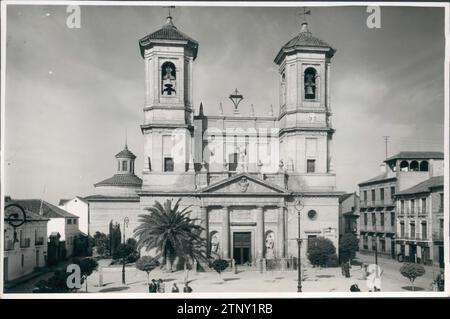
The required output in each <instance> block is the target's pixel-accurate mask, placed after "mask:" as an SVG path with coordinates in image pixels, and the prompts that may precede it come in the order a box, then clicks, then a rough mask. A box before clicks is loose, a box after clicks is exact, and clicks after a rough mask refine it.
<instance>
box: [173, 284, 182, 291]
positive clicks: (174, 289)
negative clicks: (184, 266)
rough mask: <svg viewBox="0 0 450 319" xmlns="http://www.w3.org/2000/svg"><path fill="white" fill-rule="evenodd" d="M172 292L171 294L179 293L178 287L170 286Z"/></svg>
mask: <svg viewBox="0 0 450 319" xmlns="http://www.w3.org/2000/svg"><path fill="white" fill-rule="evenodd" d="M172 292H173V293H176V292H180V289H178V286H177V284H176V283H173V286H172Z"/></svg>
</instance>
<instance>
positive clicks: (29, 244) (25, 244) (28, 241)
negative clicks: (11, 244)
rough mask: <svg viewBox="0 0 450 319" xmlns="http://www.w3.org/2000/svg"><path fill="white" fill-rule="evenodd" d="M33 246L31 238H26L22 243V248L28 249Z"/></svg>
mask: <svg viewBox="0 0 450 319" xmlns="http://www.w3.org/2000/svg"><path fill="white" fill-rule="evenodd" d="M30 246H31V240H30V238H25V239H22V240H21V241H20V248H28V247H30Z"/></svg>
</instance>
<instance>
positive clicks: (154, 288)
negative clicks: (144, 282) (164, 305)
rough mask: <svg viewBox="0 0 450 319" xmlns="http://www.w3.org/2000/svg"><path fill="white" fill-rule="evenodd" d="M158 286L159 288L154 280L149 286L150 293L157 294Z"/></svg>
mask: <svg viewBox="0 0 450 319" xmlns="http://www.w3.org/2000/svg"><path fill="white" fill-rule="evenodd" d="M156 286H157V285H156V280H155V279H152V281H151V282H150V283H149V284H148V292H150V293H155V292H156V289H157V287H156Z"/></svg>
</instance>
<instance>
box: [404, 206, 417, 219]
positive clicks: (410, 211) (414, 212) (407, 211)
mask: <svg viewBox="0 0 450 319" xmlns="http://www.w3.org/2000/svg"><path fill="white" fill-rule="evenodd" d="M405 215H406V217H416V215H417V210H415V209H409V208H408V209H405Z"/></svg>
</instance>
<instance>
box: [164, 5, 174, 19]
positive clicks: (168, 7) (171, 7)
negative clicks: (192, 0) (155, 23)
mask: <svg viewBox="0 0 450 319" xmlns="http://www.w3.org/2000/svg"><path fill="white" fill-rule="evenodd" d="M164 8H167V11H168V12H169V15H168V17H172V15H171V14H170V9H175V6H167V7H164Z"/></svg>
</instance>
